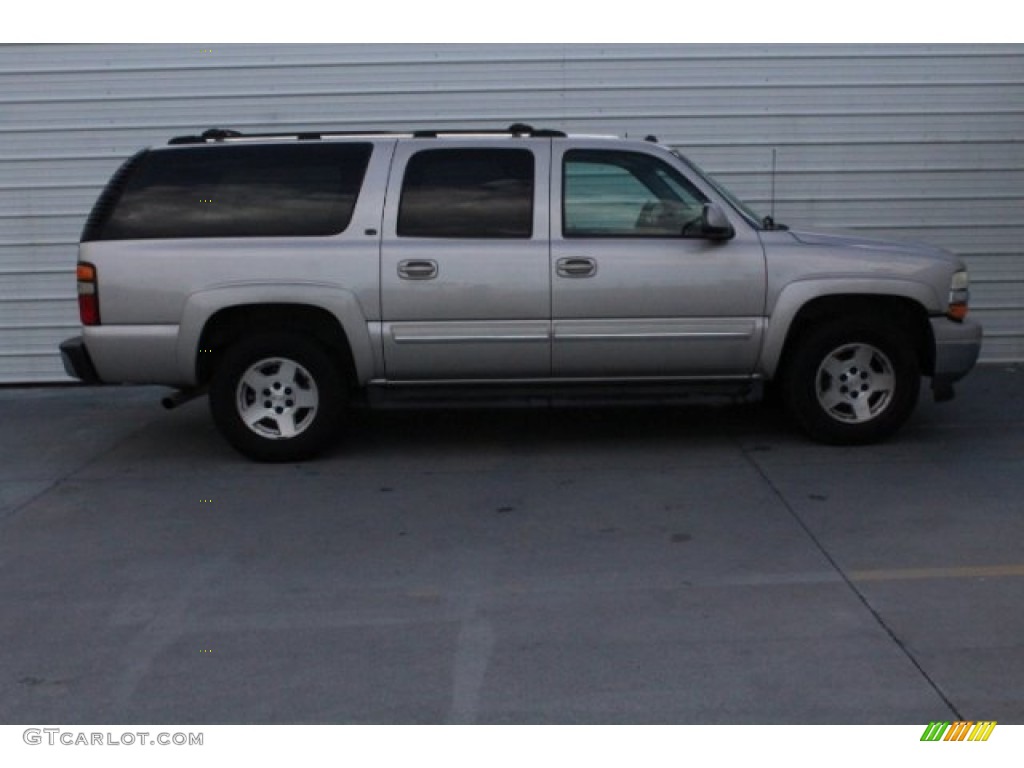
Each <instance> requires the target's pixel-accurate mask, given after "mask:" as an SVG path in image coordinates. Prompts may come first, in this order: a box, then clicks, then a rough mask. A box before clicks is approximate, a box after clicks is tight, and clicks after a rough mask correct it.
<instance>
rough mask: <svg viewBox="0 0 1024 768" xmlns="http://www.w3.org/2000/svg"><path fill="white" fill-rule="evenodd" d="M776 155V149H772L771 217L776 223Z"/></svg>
mask: <svg viewBox="0 0 1024 768" xmlns="http://www.w3.org/2000/svg"><path fill="white" fill-rule="evenodd" d="M775 154H776V148H775V147H772V208H771V212H770V213H769V215H770V216H771V217H772V222H773V223H774V221H775Z"/></svg>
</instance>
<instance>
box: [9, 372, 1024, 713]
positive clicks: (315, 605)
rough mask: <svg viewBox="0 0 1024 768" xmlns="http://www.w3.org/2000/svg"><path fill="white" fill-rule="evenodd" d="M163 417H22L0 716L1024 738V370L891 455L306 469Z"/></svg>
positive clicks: (456, 420) (628, 416) (788, 439)
mask: <svg viewBox="0 0 1024 768" xmlns="http://www.w3.org/2000/svg"><path fill="white" fill-rule="evenodd" d="M163 392H164V390H160V389H155V388H134V389H133V388H51V389H46V388H41V389H3V390H0V424H2V426H3V429H2V431H0V605H3V608H4V609H3V611H2V612H0V648H2V649H3V652H2V654H0V722H4V723H69V724H71V723H83V724H84V723H93V724H103V723H123V724H135V723H146V724H149V723H153V724H160V723H176V724H190V723H306V722H309V723H445V722H456V723H907V724H921V726H922V727H923V726H924V725H925V724H927V723H928V722H929V721H930V720H936V719H939V720H942V719H954V718H956V719H960V718H963V719H970V720H979V719H986V720H997V721H999V722H1000V723H1024V640H1022V638H1024V611H1021V606H1022V605H1024V547H1022V542H1024V515H1022V509H1024V502H1022V500H1021V499H1022V497H1024V406H1022V403H1024V369H1020V368H1014V367H1006V366H1003V367H988V368H982V369H979V370H978V371H976V372H975V373H973V374H972V375H971V377H970V378H968V379H967V380H966V381H965V382H963V383H962V384H961V385H960V387H959V393H960V394H959V398H958V399H957V400H956V401H954V402H953V403H950V404H945V405H941V406H937V405H934V404H932V403H931V402H929V401H928V398H923V400H922V405H921V407H920V408H919V411H918V413H917V414H916V415H915V417H914V419H913V421H912V422H911V424H910V425H908V427H907V428H906V429H905V430H904V431H903V432H902V433H901V434H900V435H899V436H898V437H897V438H896V439H895V440H893V441H891V442H889V443H887V444H884V445H880V446H871V447H865V448H848V449H847V448H830V447H824V446H820V445H815V444H812V443H808V442H806V441H805V440H804V439H803V438H802V437H801V436H799V435H798V434H796V433H795V432H794V431H793V430H791V429H790V428H789V426H788V425H787V424H786V422H785V420H784V419H783V418H782V417H781V416H780V415H778V414H776V413H775V412H773V411H771V410H769V409H762V408H755V407H741V408H732V409H713V408H684V409H657V410H606V411H558V412H550V411H505V412H498V411H482V412H461V413H450V412H420V413H413V412H400V413H387V414H360V415H358V416H357V417H356V418H355V419H354V422H353V424H352V426H351V429H350V432H349V434H348V436H347V438H346V439H345V440H344V441H343V443H342V444H341V445H339V447H338V448H337V449H336V450H335V451H334V452H332V453H331V454H330V455H329V456H327V457H325V458H323V459H321V460H318V461H313V462H309V463H306V464H300V465H283V466H265V465H257V464H252V463H249V462H248V461H246V460H245V459H243V458H241V457H239V456H237V455H236V454H235V453H233V452H232V451H231V449H230V448H228V447H227V445H226V444H225V443H223V442H222V441H221V439H220V438H219V436H218V435H217V434H216V432H215V431H214V429H213V426H212V424H211V422H210V420H209V417H208V415H207V412H206V406H205V403H204V402H196V403H192V404H189V405H187V406H184V407H183V408H181V409H179V410H177V411H173V412H165V411H164V410H163V409H161V408H160V406H159V404H158V398H159V396H160V395H161V394H162V393H163Z"/></svg>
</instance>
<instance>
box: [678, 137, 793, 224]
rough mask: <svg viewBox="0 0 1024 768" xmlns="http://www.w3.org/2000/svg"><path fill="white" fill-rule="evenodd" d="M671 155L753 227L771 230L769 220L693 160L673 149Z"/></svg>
mask: <svg viewBox="0 0 1024 768" xmlns="http://www.w3.org/2000/svg"><path fill="white" fill-rule="evenodd" d="M672 154H673V155H675V156H676V157H678V158H679V159H680V160H682V161H683V162H684V163H686V166H687V167H688V168H689V169H690V170H691V171H693V172H694V173H695V174H697V176H699V177H700V178H701V179H703V180H704V181H706V182H707V183H708V184H709V185H710V186H712V187H714V189H715V191H716V192H717V193H718V194H720V195H721V196H722V197H724V198H725V199H726V200H728V201H729V204H730V205H732V207H733V208H735V209H736V210H737V211H739V212H740V213H741V214H743V216H744V218H746V219H747V221H749V222H750V223H751V224H753V225H754V226H755V227H758V228H760V229H772V228H773V227H772V226H771V225H769V221H770V219H768V218H767V217H764V216H761V215H760V214H758V213H757V211H755V210H754V209H753V208H751V207H750V206H749V205H747V204H746V203H744V202H743V201H742V200H740V199H739V198H738V197H736V195H734V194H733V193H732V192H730V191H729V190H728V189H726V188H725V187H723V186H722V185H721V184H720V183H719V182H718V181H716V180H715V178H714V177H713V176H710V175H709V174H707V173H705V172H704V171H703V170H701V168H700V167H699V166H698V165H697V164H696V163H695V162H693V160H690V159H689V158H688V157H686V156H684V155H682V154H680V153H679V151H678V150H675V149H673V150H672ZM774 227H775V228H780V225H778V224H775V225H774Z"/></svg>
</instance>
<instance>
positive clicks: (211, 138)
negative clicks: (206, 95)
mask: <svg viewBox="0 0 1024 768" xmlns="http://www.w3.org/2000/svg"><path fill="white" fill-rule="evenodd" d="M343 136H412V137H413V138H417V139H436V138H438V137H439V136H528V137H531V138H564V137H565V136H566V134H565V133H564V132H562V131H556V130H552V129H550V128H534V127H533V126H531V125H527V124H526V123H513V124H512V125H510V126H509V127H508V128H497V129H489V128H455V129H450V128H441V129H436V130H435V129H422V130H416V131H323V132H317V131H311V132H299V133H292V132H275V133H242V132H241V131H236V130H233V129H231V128H209V129H208V130H205V131H203V132H202V133H201V134H199V135H198V136H175V137H174V138H173V139H171V140H170V141H168V142H167V143H168V144H207V143H209V142H222V141H226V140H229V139H249V140H252V139H297V140H299V141H318V140H320V139H329V138H335V137H343Z"/></svg>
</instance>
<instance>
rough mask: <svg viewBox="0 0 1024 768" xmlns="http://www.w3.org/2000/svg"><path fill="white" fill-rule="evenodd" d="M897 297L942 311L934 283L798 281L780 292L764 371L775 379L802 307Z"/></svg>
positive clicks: (769, 326)
mask: <svg viewBox="0 0 1024 768" xmlns="http://www.w3.org/2000/svg"><path fill="white" fill-rule="evenodd" d="M855 296H863V297H865V298H877V297H880V296H881V297H894V298H902V299H909V300H911V301H914V302H916V303H918V304H920V305H921V306H922V307H924V308H925V309H926V310H928V311H929V314H935V313H936V312H937V311H941V310H940V309H938V308H940V307H941V306H942V305H941V300H940V299H939V297H937V296H936V295H935V291H934V290H933V289H932V287H931V286H929V285H927V284H925V283H919V282H916V281H913V280H895V279H887V280H880V279H878V278H877V277H874V278H851V277H842V278H828V279H808V280H797V281H795V282H792V283H790V284H788V285H787V286H785V287H784V288H783V289H782V291H780V292H779V295H778V298H777V299H776V301H775V304H774V306H773V307H772V308H771V310H770V314H769V317H768V320H767V323H766V326H767V327H766V331H765V337H764V344H763V346H762V348H761V363H760V372H761V373H762V375H763V376H764V377H765V378H767V379H771V378H773V377H774V376H775V372H776V371H777V370H778V367H779V361H780V360H781V358H782V351H783V349H784V347H785V345H786V338H787V337H788V335H789V330H790V328H792V326H793V321H794V320H795V319H796V317H797V315H798V314H799V313H800V310H801V309H803V308H804V307H805V306H807V305H808V303H810V302H811V301H814V300H815V299H823V298H844V297H845V298H848V297H855Z"/></svg>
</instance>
